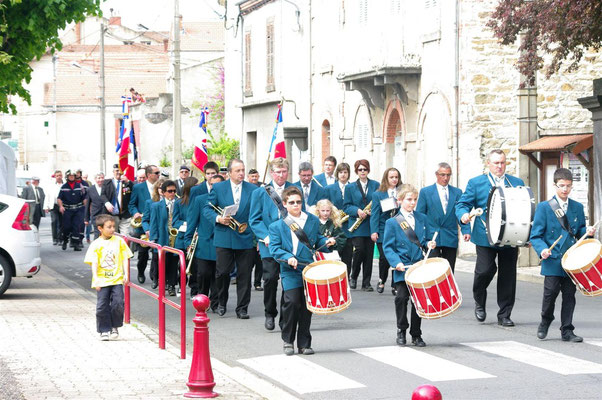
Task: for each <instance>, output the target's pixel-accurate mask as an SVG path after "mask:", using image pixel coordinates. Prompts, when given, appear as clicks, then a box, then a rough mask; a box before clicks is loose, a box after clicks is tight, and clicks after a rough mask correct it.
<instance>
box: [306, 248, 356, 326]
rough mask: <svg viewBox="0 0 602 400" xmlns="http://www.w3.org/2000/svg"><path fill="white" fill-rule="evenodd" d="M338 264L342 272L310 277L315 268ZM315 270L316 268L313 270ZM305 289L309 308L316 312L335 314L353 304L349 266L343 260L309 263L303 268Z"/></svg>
mask: <svg viewBox="0 0 602 400" xmlns="http://www.w3.org/2000/svg"><path fill="white" fill-rule="evenodd" d="M333 264H334V265H338V266H340V267H341V268H339V269H340V270H341V272H340V273H336V274H332V275H333V276H327V277H326V278H324V279H313V278H311V277H308V276H307V275H308V273H309V271H311V270H312V269H314V268H317V269H324V268H325V267H326V266H332V265H333ZM313 272H315V270H314V271H313ZM302 275H303V289H304V291H305V302H306V305H307V309H308V310H309V311H311V312H312V313H314V314H335V313H338V312H341V311H343V310H344V309H346V308H347V307H349V305H350V304H351V291H350V289H349V285H348V284H347V282H348V279H347V266H346V265H345V263H343V262H341V261H334V260H322V261H316V262H313V263H311V264H309V265H308V266H307V267H305V268H304V269H303V273H302Z"/></svg>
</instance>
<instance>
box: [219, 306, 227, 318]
mask: <svg viewBox="0 0 602 400" xmlns="http://www.w3.org/2000/svg"><path fill="white" fill-rule="evenodd" d="M225 314H226V306H217V315H219V316H220V317H223V316H224V315H225Z"/></svg>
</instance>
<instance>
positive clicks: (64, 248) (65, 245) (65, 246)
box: [61, 242, 67, 250]
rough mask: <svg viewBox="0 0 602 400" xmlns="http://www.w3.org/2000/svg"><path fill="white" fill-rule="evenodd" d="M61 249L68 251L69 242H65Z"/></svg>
mask: <svg viewBox="0 0 602 400" xmlns="http://www.w3.org/2000/svg"><path fill="white" fill-rule="evenodd" d="M61 249H63V250H67V242H63V245H62V246H61Z"/></svg>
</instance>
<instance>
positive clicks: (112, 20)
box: [109, 17, 121, 26]
mask: <svg viewBox="0 0 602 400" xmlns="http://www.w3.org/2000/svg"><path fill="white" fill-rule="evenodd" d="M109 25H117V26H121V17H110V18H109Z"/></svg>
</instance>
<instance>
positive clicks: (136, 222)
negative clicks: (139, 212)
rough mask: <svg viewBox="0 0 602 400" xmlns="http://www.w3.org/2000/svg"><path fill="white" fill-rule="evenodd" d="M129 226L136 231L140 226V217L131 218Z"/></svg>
mask: <svg viewBox="0 0 602 400" xmlns="http://www.w3.org/2000/svg"><path fill="white" fill-rule="evenodd" d="M130 225H131V227H132V228H134V229H138V228H140V227H141V226H142V217H138V218H132V219H131V220H130Z"/></svg>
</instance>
